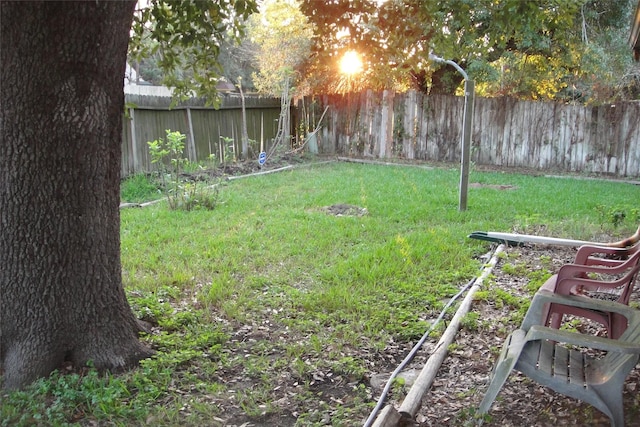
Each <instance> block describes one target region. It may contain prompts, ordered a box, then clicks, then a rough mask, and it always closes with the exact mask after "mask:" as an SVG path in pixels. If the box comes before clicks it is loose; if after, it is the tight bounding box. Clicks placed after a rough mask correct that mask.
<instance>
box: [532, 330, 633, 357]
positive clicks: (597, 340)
mask: <svg viewBox="0 0 640 427" xmlns="http://www.w3.org/2000/svg"><path fill="white" fill-rule="evenodd" d="M525 340H526V341H538V340H551V341H558V342H563V343H565V344H571V345H575V346H578V347H589V348H593V349H596V350H604V351H615V352H617V353H625V354H634V353H638V354H640V342H632V341H624V340H620V339H611V338H604V337H597V336H594V335H587V334H581V333H578V332H570V331H564V330H562V329H553V328H549V327H546V326H540V325H535V326H532V327H531V329H529V332H527V336H526V338H525Z"/></svg>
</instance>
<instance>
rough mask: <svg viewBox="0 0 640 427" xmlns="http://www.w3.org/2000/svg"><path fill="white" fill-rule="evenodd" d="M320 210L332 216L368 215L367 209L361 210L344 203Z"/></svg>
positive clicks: (358, 207)
mask: <svg viewBox="0 0 640 427" xmlns="http://www.w3.org/2000/svg"><path fill="white" fill-rule="evenodd" d="M322 210H323V211H324V212H326V213H327V214H329V215H334V216H364V215H366V214H367V213H368V211H367V208H361V207H360V206H355V205H348V204H345V203H338V204H335V205H331V206H325V207H323V208H322Z"/></svg>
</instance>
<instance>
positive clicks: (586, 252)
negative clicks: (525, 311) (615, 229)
mask: <svg viewBox="0 0 640 427" xmlns="http://www.w3.org/2000/svg"><path fill="white" fill-rule="evenodd" d="M596 254H600V255H606V256H607V258H602V257H595V256H593V255H596ZM624 258H626V259H624ZM639 270H640V243H636V245H634V246H632V247H630V248H624V249H621V248H610V247H599V246H582V247H580V249H578V253H577V254H576V258H575V261H574V263H573V264H566V265H563V266H562V267H561V268H560V270H559V271H558V274H556V275H554V276H552V277H551V278H549V279H548V280H547V281H546V282H545V283H544V285H542V287H541V288H540V289H544V290H547V291H551V292H554V293H557V294H560V295H584V296H589V297H592V298H593V297H602V296H604V297H605V298H604V299H609V300H611V301H615V302H618V303H620V304H625V305H628V304H629V298H630V297H631V293H632V292H633V287H634V284H635V280H636V277H637V275H638V271H639ZM606 279H609V280H606ZM565 315H574V316H578V317H583V318H587V319H590V320H593V321H595V322H597V323H600V324H602V325H604V326H605V328H606V329H607V334H608V336H609V337H610V338H614V339H617V338H618V337H620V335H621V334H622V333H623V332H624V330H625V329H626V328H627V322H626V319H624V318H621V317H619V316H616V315H615V314H613V313H608V312H602V311H595V310H587V309H583V308H575V307H568V306H564V305H561V304H554V303H551V304H548V305H547V306H546V307H545V310H544V311H543V317H542V320H543V325H544V326H549V327H551V328H554V329H559V328H560V325H561V324H562V320H563V318H564V316H565Z"/></svg>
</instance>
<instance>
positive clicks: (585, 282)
mask: <svg viewBox="0 0 640 427" xmlns="http://www.w3.org/2000/svg"><path fill="white" fill-rule="evenodd" d="M638 270H640V265H638V266H636V267H634V268H633V269H631V270H629V272H628V273H627V274H625V275H624V276H623V277H620V278H618V279H616V280H594V279H588V278H585V277H571V276H569V277H560V276H558V278H557V280H556V285H555V287H554V291H555V292H556V293H559V294H563V295H569V294H570V293H571V291H572V290H573V289H577V288H582V289H591V290H593V289H597V288H607V289H615V288H618V287H621V286H624V285H626V284H628V283H630V282H631V281H632V279H633V275H635V274H636V273H637V271H638Z"/></svg>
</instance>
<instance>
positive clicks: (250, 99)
mask: <svg viewBox="0 0 640 427" xmlns="http://www.w3.org/2000/svg"><path fill="white" fill-rule="evenodd" d="M125 102H126V103H127V106H129V108H127V114H126V115H125V119H124V125H123V134H122V171H121V174H122V176H123V177H126V176H129V175H131V174H134V173H138V172H148V171H150V170H152V165H151V159H150V156H149V147H148V145H147V142H148V141H153V140H155V139H158V138H164V139H166V132H165V131H166V130H167V129H170V130H172V131H180V132H182V133H183V134H185V135H186V136H187V139H186V144H185V157H187V158H189V160H192V161H204V160H207V159H209V156H210V154H214V155H215V159H216V160H217V161H221V160H223V159H224V157H225V155H226V156H233V155H234V153H240V152H241V151H240V148H239V144H240V142H241V141H240V139H241V138H240V136H241V135H242V133H241V124H242V108H241V98H240V96H239V95H237V94H226V95H223V98H222V105H221V106H220V108H219V109H214V108H212V107H205V103H204V101H203V100H200V99H190V100H188V101H187V102H185V103H180V104H179V105H177V106H176V107H174V108H169V107H170V103H171V98H170V97H165V96H148V95H134V94H126V95H125ZM245 105H246V113H247V114H246V115H247V133H248V136H249V140H253V141H255V143H253V144H252V146H251V149H250V151H249V156H250V157H251V158H254V157H255V159H256V161H257V158H258V154H259V151H260V150H261V149H264V150H267V149H268V147H269V145H270V144H271V142H272V140H273V138H274V137H275V135H276V133H277V129H278V122H277V120H278V117H279V116H280V99H278V98H265V97H257V96H247V97H245ZM224 138H230V139H231V140H233V141H232V142H226V141H225V139H224ZM227 141H228V140H227ZM227 160H230V159H227Z"/></svg>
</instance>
